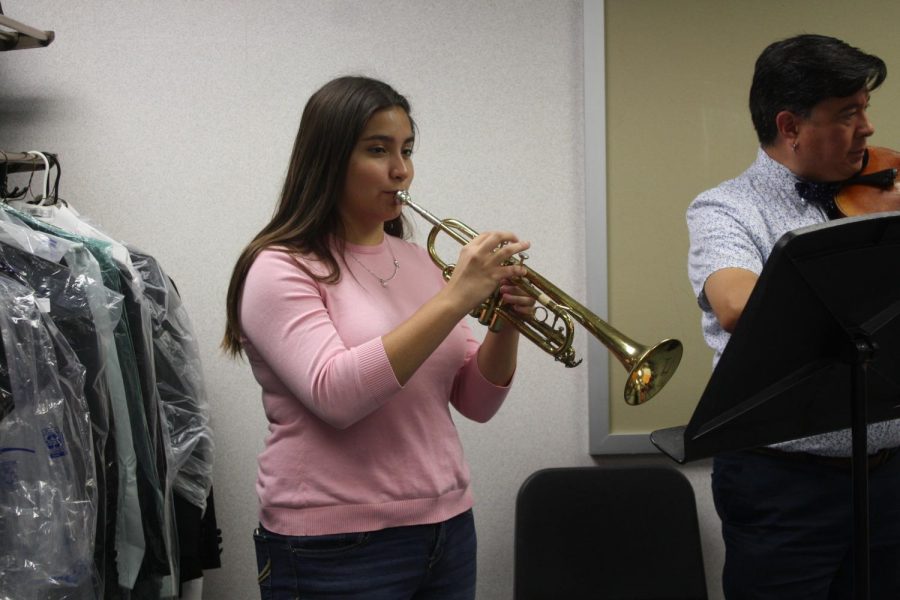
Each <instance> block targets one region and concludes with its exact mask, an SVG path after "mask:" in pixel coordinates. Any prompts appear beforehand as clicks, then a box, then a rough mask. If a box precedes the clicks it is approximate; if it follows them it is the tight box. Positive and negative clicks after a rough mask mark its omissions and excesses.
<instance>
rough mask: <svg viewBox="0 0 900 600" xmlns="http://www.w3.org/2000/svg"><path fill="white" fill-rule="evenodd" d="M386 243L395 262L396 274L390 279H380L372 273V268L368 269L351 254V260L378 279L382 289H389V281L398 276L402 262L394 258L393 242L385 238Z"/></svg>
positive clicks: (392, 274)
mask: <svg viewBox="0 0 900 600" xmlns="http://www.w3.org/2000/svg"><path fill="white" fill-rule="evenodd" d="M384 242H385V243H386V244H387V247H388V251H390V253H391V259H393V261H394V272H393V273H391V276H390V277H379V276H378V275H376V274H375V273H374V272H373V271H372V269H370V268H369V267H367V266H366V265H364V264H362V263H361V262H360V261H359V259H358V258H356V256H355V255H354V254H353V252H352V251H351V252H350V258H352V259H353V260H355V261H356V264H358V265H359V266H361V267H362V268H363V269H365V270H366V271H368V273H369V275H371V276H372V277H374V278H375V279H377V280H378V283H380V284H381V287H387V284H388V281H390V280H391V279H393V278H394V276H396V275H397V271H399V270H400V261H398V260H397V257H396V256H394V249H393V248H391V242H390V241H389V240H388V238H387V236H386V237H385V238H384Z"/></svg>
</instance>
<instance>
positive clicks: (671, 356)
mask: <svg viewBox="0 0 900 600" xmlns="http://www.w3.org/2000/svg"><path fill="white" fill-rule="evenodd" d="M397 200H398V201H399V202H400V203H401V204H403V205H404V206H408V207H409V208H410V209H412V210H413V211H415V212H416V213H417V214H418V215H419V216H421V217H422V218H424V219H425V220H426V221H428V222H429V223H431V225H432V229H431V231H430V232H429V234H428V248H427V249H428V254H429V256H430V257H431V260H432V261H434V263H435V264H436V265H437V266H438V267H440V269H441V270H442V271H443V273H444V277H445V278H446V279H449V278H450V277H451V275H452V274H453V265H450V264H447V263H446V262H444V261H443V260H442V259H441V258H440V257H439V256H438V254H437V251H436V250H435V239H436V238H437V236H438V234H440V233H441V232H443V233H445V234H447V235H449V236H450V237H452V238H453V239H454V240H456V241H457V242H459V243H460V244H462V245H466V244H468V243H469V242H470V241H471V240H472V238H474V237H475V236H476V235H478V233H477V232H475V231H474V230H472V229H471V228H470V227H468V226H467V225H465V224H464V223H461V222H460V221H457V220H456V219H439V218H437V217H436V216H434V215H433V214H431V213H430V212H428V211H427V210H426V209H424V208H422V207H421V206H419V205H418V204H416V203H415V202H413V201H412V198H411V197H410V195H409V192H407V191H405V190H401V191H399V192H397ZM526 259H527V256H524V255H523V256H514V257H512V258H511V259H510V261H511V262H514V263H518V264H521V265H523V266H525V268H526V269H527V271H528V273H527V275H526V276H525V277H520V278H518V279H516V280H515V281H514V282H513V283H514V284H515V285H516V286H517V287H518V288H519V289H520V290H521V291H523V292H524V293H526V294H528V295H529V296H531V297H532V298H534V299H535V301H536V306H535V311H534V314H533V315H530V316H527V315H523V314H521V313H519V312H517V311H515V310H513V309H511V308H507V307H505V306H503V305H502V304H501V303H500V301H499V292H497V293H495V294H493V295H492V296H491V297H489V298H487V299H485V301H484V302H482V303H481V305H480V306H478V307H476V308H475V310H474V311H473V312H472V316H474V317H475V318H477V319H478V321H479V323H481V324H483V325H486V326H488V327H489V328H491V329H494V330H496V328H497V327H499V324H498V317H500V318H503V319H504V320H505V321H508V322H509V323H511V324H512V325H513V326H515V327H516V328H517V329H518V330H519V331H520V332H521V333H522V335H524V336H525V337H526V338H528V339H529V340H531V341H532V342H533V343H535V344H536V345H537V346H539V347H540V348H541V349H542V350H544V351H545V352H547V353H548V354H550V355H552V356H553V357H554V358H555V359H556V360H557V361H559V362H561V363H563V364H564V365H565V366H567V367H575V366H577V365H578V364H579V363H581V359H579V358H577V357H576V355H575V350H574V348H572V342H573V340H574V334H575V325H574V323H576V322H577V323H578V324H580V325H581V326H582V327H584V328H585V329H587V330H588V332H590V333H591V335H593V336H594V337H595V338H596V339H597V340H598V341H599V342H600V343H601V344H603V345H604V346H605V347H606V348H607V349H608V350H609V351H610V353H611V354H612V355H613V356H614V357H615V358H616V359H617V360H618V361H619V362H620V363H621V364H622V366H624V367H625V368H626V369H628V380H627V381H626V383H625V392H624V397H625V402H626V403H627V404H630V405H638V404H643V403H644V402H646V401H647V400H649V399H650V398H652V397H653V396H654V395H656V393H657V392H659V390H661V389H662V388H663V386H664V385H665V384H666V383H667V382H668V381H669V379H670V378H671V377H672V375H674V373H675V370H676V369H677V368H678V364H679V362H680V361H681V355H682V345H681V342H679V341H678V340H675V339H664V340H662V341H661V342H658V343H657V344H655V345H653V346H643V345H641V344H638V343H637V342H635V341H634V340H632V339H631V338H629V337H628V336H626V335H624V334H623V333H622V332H620V331H618V330H617V329H615V328H614V327H612V326H611V325H610V324H609V323H606V322H605V321H603V320H602V319H600V317H598V316H597V315H595V314H594V313H592V312H591V311H590V310H588V309H587V308H586V307H585V306H583V305H582V304H581V303H579V302H578V301H576V300H575V299H574V298H572V297H570V296H569V295H568V294H566V293H565V292H563V291H562V290H561V289H559V288H558V287H556V286H555V285H553V283H551V282H550V281H549V280H548V279H546V278H545V277H543V276H542V275H541V274H540V273H538V272H537V271H535V270H534V269H532V268H531V267H528V266H526V265H525V264H524V262H525V260H526Z"/></svg>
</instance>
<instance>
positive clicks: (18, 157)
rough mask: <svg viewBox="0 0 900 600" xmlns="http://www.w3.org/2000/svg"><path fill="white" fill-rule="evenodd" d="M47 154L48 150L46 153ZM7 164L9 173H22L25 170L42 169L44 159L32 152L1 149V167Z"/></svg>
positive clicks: (6, 167)
mask: <svg viewBox="0 0 900 600" xmlns="http://www.w3.org/2000/svg"><path fill="white" fill-rule="evenodd" d="M44 154H45V155H46V154H47V153H46V152H45V153H44ZM2 166H5V169H6V172H7V173H22V172H25V171H42V170H43V169H44V167H45V165H44V161H43V160H41V158H40V157H39V156H38V155H37V154H33V153H31V152H5V151H3V150H0V168H3V167H2Z"/></svg>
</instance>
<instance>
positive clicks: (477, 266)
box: [446, 231, 531, 313]
mask: <svg viewBox="0 0 900 600" xmlns="http://www.w3.org/2000/svg"><path fill="white" fill-rule="evenodd" d="M530 246H531V243H530V242H520V241H519V238H518V237H516V235H515V234H513V233H510V232H508V231H486V232H484V233H481V234H479V235H478V236H476V237H475V238H473V239H472V240H471V241H470V242H469V243H468V244H466V245H465V246H463V248H462V250H460V252H459V260H458V261H457V263H456V266H455V267H454V268H453V275H452V276H451V277H450V280H449V281H448V282H447V287H446V293H447V294H449V295H450V296H451V297H452V298H453V299H454V302H458V303H459V306H460V308H461V309H463V311H464V312H465V313H469V312H471V311H472V310H473V309H474V308H475V307H476V306H478V305H479V304H481V303H482V302H483V301H484V299H485V298H487V297H488V296H490V295H491V294H493V293H494V291H495V290H496V289H497V287H498V286H499V285H500V284H501V283H502V282H503V280H514V279H516V278H517V277H524V276H525V275H526V274H527V273H528V270H527V269H526V268H525V267H524V266H522V265H518V264H506V263H507V261H508V260H509V259H510V258H511V257H512V256H514V255H515V254H518V253H519V252H523V251H525V250H527V249H528V248H529V247H530Z"/></svg>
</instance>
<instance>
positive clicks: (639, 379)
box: [625, 339, 684, 406]
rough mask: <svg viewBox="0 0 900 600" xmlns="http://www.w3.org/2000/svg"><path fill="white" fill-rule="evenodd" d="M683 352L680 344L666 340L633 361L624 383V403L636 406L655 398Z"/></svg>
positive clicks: (675, 367)
mask: <svg viewBox="0 0 900 600" xmlns="http://www.w3.org/2000/svg"><path fill="white" fill-rule="evenodd" d="M683 350H684V349H683V347H682V345H681V342H679V341H678V340H672V339H667V340H663V341H661V342H659V343H658V344H656V345H655V346H653V347H652V348H650V349H648V350H646V351H644V352H643V353H642V354H641V355H640V356H639V357H638V358H637V359H635V361H634V366H633V367H631V370H630V372H629V373H628V381H627V382H626V383H625V403H626V404H629V405H631V406H637V405H638V404H643V403H644V402H646V401H647V400H649V399H650V398H652V397H653V396H655V395H656V393H657V392H658V391H660V390H661V389H662V388H663V386H665V385H666V383H668V381H669V379H671V378H672V375H674V374H675V370H676V369H678V364H679V363H680V362H681V355H682V353H683ZM625 366H626V367H628V366H629V365H625Z"/></svg>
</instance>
